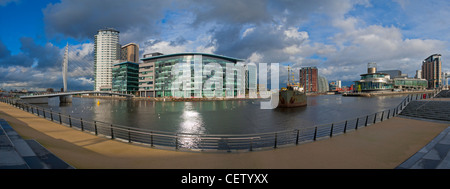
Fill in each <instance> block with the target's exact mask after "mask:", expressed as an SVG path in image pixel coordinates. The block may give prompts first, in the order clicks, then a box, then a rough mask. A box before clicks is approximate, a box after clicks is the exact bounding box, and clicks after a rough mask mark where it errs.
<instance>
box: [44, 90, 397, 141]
mask: <svg viewBox="0 0 450 189" xmlns="http://www.w3.org/2000/svg"><path fill="white" fill-rule="evenodd" d="M404 98H405V96H386V97H372V98H365V97H342V96H341V95H322V96H309V97H308V106H307V107H300V108H291V109H274V110H263V109H260V101H258V100H243V101H203V102H150V101H133V100H112V99H93V98H75V97H74V98H73V102H72V104H68V105H60V104H59V100H58V98H52V99H50V100H49V104H48V105H47V104H42V105H40V106H43V107H46V108H49V109H52V110H53V111H60V112H61V113H63V114H66V115H68V114H70V115H71V116H73V117H78V118H80V117H81V118H83V120H96V121H103V122H109V123H113V124H119V125H125V126H130V127H137V128H145V129H151V130H159V131H169V132H179V133H197V134H249V133H263V132H272V131H280V130H287V129H293V128H301V127H308V126H313V125H318V124H327V123H332V122H337V121H343V120H346V119H353V118H356V117H360V116H365V115H367V114H373V113H375V112H378V111H382V110H386V109H389V108H394V107H396V106H397V105H398V104H399V103H400V102H401V101H402V100H403V99H404ZM97 101H100V105H97Z"/></svg>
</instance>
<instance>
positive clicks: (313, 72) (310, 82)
mask: <svg viewBox="0 0 450 189" xmlns="http://www.w3.org/2000/svg"><path fill="white" fill-rule="evenodd" d="M318 72H319V71H318V69H317V67H304V68H302V69H300V85H301V86H303V88H304V89H305V91H306V92H317V90H318V88H317V84H318V82H319V76H318Z"/></svg>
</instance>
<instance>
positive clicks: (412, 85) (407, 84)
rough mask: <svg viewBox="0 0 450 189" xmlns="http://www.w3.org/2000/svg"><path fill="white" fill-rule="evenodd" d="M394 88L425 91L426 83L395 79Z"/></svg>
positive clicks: (420, 80)
mask: <svg viewBox="0 0 450 189" xmlns="http://www.w3.org/2000/svg"><path fill="white" fill-rule="evenodd" d="M394 87H395V88H399V89H426V88H427V87H428V81H427V80H425V79H410V78H395V79H394Z"/></svg>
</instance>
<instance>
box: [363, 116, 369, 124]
mask: <svg viewBox="0 0 450 189" xmlns="http://www.w3.org/2000/svg"><path fill="white" fill-rule="evenodd" d="M368 119H369V115H367V116H366V124H364V126H367V120H368Z"/></svg>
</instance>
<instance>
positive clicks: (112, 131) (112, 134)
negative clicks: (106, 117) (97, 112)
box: [111, 124, 114, 139]
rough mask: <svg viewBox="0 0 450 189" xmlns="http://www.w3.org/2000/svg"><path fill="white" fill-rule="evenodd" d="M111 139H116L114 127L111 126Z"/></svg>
mask: <svg viewBox="0 0 450 189" xmlns="http://www.w3.org/2000/svg"><path fill="white" fill-rule="evenodd" d="M111 139H114V130H113V125H112V124H111Z"/></svg>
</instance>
